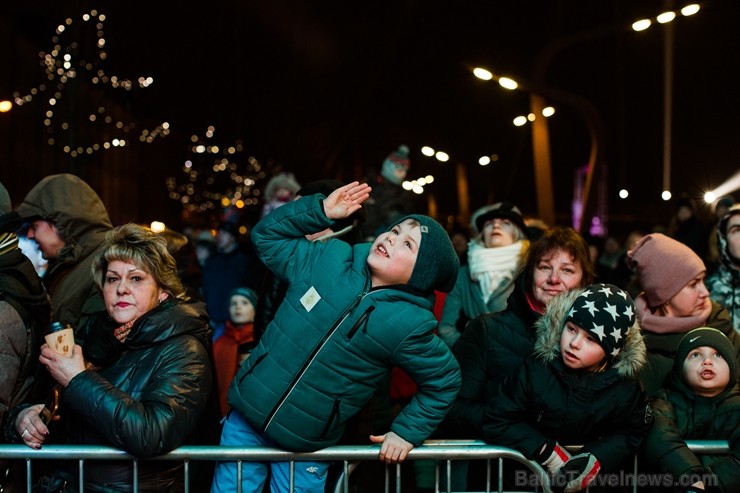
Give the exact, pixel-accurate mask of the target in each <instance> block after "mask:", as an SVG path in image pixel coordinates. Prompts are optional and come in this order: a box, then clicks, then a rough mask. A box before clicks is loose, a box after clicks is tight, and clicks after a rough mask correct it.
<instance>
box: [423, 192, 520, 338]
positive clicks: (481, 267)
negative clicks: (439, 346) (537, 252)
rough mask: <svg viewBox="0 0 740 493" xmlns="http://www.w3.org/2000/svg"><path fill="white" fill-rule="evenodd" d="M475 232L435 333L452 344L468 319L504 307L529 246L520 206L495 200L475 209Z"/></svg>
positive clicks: (446, 299) (473, 222) (472, 220)
mask: <svg viewBox="0 0 740 493" xmlns="http://www.w3.org/2000/svg"><path fill="white" fill-rule="evenodd" d="M471 223H472V224H473V225H474V226H475V229H476V231H478V234H477V235H476V236H474V237H473V238H472V239H471V240H470V242H469V243H468V251H467V257H468V261H467V262H466V265H463V266H462V267H461V268H460V272H459V273H458V276H457V282H456V283H455V287H454V289H453V290H452V291H451V292H450V293H449V294H448V295H447V297H446V298H445V302H444V307H443V309H442V316H441V318H440V321H439V328H438V329H437V333H438V334H439V337H441V338H442V340H443V341H445V343H446V344H447V345H448V346H450V347H453V346H454V345H455V343H456V342H457V340H458V339H459V338H460V334H461V333H462V332H463V330H464V328H465V325H466V324H467V323H468V321H469V320H472V319H473V318H475V317H477V316H479V315H483V314H484V313H497V312H500V311H501V310H503V309H504V308H506V300H507V298H508V297H509V295H510V294H511V292H512V291H513V289H514V280H515V279H516V277H517V275H519V272H520V271H521V269H522V266H523V265H522V264H523V259H524V256H525V254H526V253H527V249H529V239H528V238H527V227H526V226H525V224H524V218H523V217H522V214H521V212H520V211H519V208H517V207H516V206H515V205H514V204H511V203H509V202H498V203H496V204H492V205H487V206H484V207H481V208H480V209H478V210H477V211H476V212H475V213H474V214H473V217H472V218H471Z"/></svg>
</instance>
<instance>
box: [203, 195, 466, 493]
mask: <svg viewBox="0 0 740 493" xmlns="http://www.w3.org/2000/svg"><path fill="white" fill-rule="evenodd" d="M369 193H370V187H369V186H368V185H367V184H359V183H358V182H353V183H350V184H348V185H345V186H343V187H340V188H338V189H337V190H335V191H334V192H332V193H331V194H329V196H328V197H324V196H323V195H320V194H317V195H311V196H307V197H303V198H301V199H299V200H297V201H294V202H291V203H288V204H286V205H284V206H282V207H280V208H278V209H276V210H275V211H274V212H272V213H271V214H270V215H269V216H267V217H265V218H264V219H262V220H261V221H260V222H259V223H258V224H257V225H256V226H255V228H254V230H253V231H252V242H253V243H254V246H255V250H256V251H257V253H258V255H259V257H260V258H261V259H262V261H263V262H264V263H265V265H267V266H268V267H269V268H270V269H271V270H272V271H273V272H274V273H275V275H277V276H279V277H281V278H283V279H285V280H286V281H287V282H288V283H289V287H288V291H287V293H286V296H285V300H284V301H283V303H282V304H281V305H280V308H279V309H278V311H277V313H276V315H275V318H274V320H273V321H272V322H271V323H270V325H268V327H267V330H266V331H265V334H264V335H263V337H262V338H261V339H260V342H259V344H258V345H257V347H256V348H255V349H254V350H253V351H252V354H251V356H250V357H249V359H248V360H247V361H246V362H245V363H244V365H243V366H242V367H241V369H240V370H239V372H238V374H237V375H236V377H235V378H234V381H233V382H232V384H231V388H230V390H229V396H228V398H229V403H230V404H231V406H232V408H233V411H232V412H231V413H229V415H228V416H227V418H226V420H225V423H224V428H223V432H222V435H221V444H222V445H230V446H260V445H263V446H271V447H279V448H283V449H287V450H291V451H296V452H311V451H315V450H319V449H321V448H324V447H328V446H332V445H335V444H336V443H337V442H338V440H339V438H340V437H341V435H342V431H343V429H344V423H345V422H346V421H347V420H348V419H349V418H350V417H352V416H353V415H354V414H356V413H357V412H358V411H359V410H360V409H361V408H362V407H363V405H365V404H366V403H367V402H368V401H369V400H370V398H371V397H372V395H373V393H374V392H375V389H376V387H377V384H378V383H379V382H380V381H381V380H382V379H383V378H384V377H385V375H386V374H387V373H388V372H389V371H390V369H391V368H392V367H393V366H398V367H399V368H401V369H403V370H404V371H406V372H407V373H408V374H409V375H410V376H411V377H412V378H413V379H414V381H415V382H416V383H417V385H418V389H419V390H418V392H417V393H416V395H415V396H414V397H413V398H412V400H411V402H410V403H409V404H408V405H407V406H406V407H405V408H404V409H403V410H402V411H401V412H400V413H399V414H398V416H396V418H395V419H394V421H393V423H392V425H391V429H390V430H389V431H388V432H387V433H385V434H384V435H379V436H371V437H370V441H371V442H373V443H380V444H382V445H381V449H380V460H382V461H385V462H386V463H389V464H391V463H398V462H401V461H403V460H404V459H405V458H406V456H407V454H408V452H409V451H410V450H411V449H412V448H413V447H414V446H417V445H420V444H421V443H422V442H423V441H424V440H425V439H426V438H427V437H428V436H429V435H430V434H431V433H432V431H433V430H434V429H435V428H436V426H437V425H438V424H439V422H440V421H441V420H442V418H443V417H444V415H445V413H446V412H447V410H448V409H449V407H450V405H451V404H452V402H453V401H454V399H455V396H456V394H457V391H458V389H459V387H460V370H459V367H458V365H457V362H456V361H455V359H454V358H453V356H452V353H451V352H450V350H449V349H448V348H447V346H446V345H445V344H444V343H443V342H442V341H441V340H440V339H439V338H438V337H437V336H436V335H435V334H434V329H435V328H436V325H437V324H436V319H435V318H434V314H433V313H432V307H433V298H434V290H440V291H447V292H448V291H449V290H450V289H452V287H453V286H454V283H455V279H456V278H457V272H458V267H459V261H458V258H457V255H456V254H455V251H454V249H453V247H452V243H451V241H450V239H449V236H448V235H447V233H446V232H445V230H444V229H443V228H442V227H441V226H440V225H439V224H438V223H437V222H436V221H434V220H433V219H431V218H429V217H427V216H423V215H412V216H408V217H406V218H404V219H402V220H400V221H399V222H398V223H397V224H395V225H394V226H393V227H392V228H391V229H390V230H389V231H387V232H385V233H383V234H381V235H380V236H378V237H377V238H376V240H375V241H374V242H373V243H372V244H370V243H362V244H358V245H354V246H350V245H349V244H347V243H345V242H343V241H339V240H337V241H328V242H325V243H320V242H310V241H308V240H306V238H305V237H304V236H305V235H306V234H308V233H313V232H316V231H320V230H323V229H325V228H327V227H328V226H330V225H331V224H332V223H333V222H334V221H336V220H340V219H342V218H345V217H347V216H349V215H351V214H352V213H353V212H355V211H356V210H358V209H359V208H360V207H361V204H362V203H363V202H364V201H365V200H366V199H367V198H368V197H369ZM328 466H329V464H328V463H323V462H303V461H302V462H298V463H296V466H295V471H294V484H295V490H296V491H305V492H316V493H319V492H323V491H324V483H325V481H326V473H327V468H328ZM268 468H269V469H270V470H271V479H270V488H271V491H288V489H289V480H290V470H289V465H288V463H285V462H282V463H281V462H277V463H272V464H268V463H244V464H243V471H242V491H244V492H245V493H248V492H261V491H262V488H263V485H264V482H265V480H266V476H267V470H268ZM236 477H237V465H236V463H235V462H222V463H219V464H218V465H217V468H216V473H215V476H214V481H213V485H212V488H211V491H212V492H213V493H221V492H233V491H236V490H237V488H236Z"/></svg>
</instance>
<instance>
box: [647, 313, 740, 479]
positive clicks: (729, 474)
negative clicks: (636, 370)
mask: <svg viewBox="0 0 740 493" xmlns="http://www.w3.org/2000/svg"><path fill="white" fill-rule="evenodd" d="M734 354H735V350H734V347H733V345H732V343H731V342H730V340H729V339H728V338H727V336H725V335H724V334H723V333H722V332H721V331H719V330H717V329H713V328H710V327H701V328H698V329H694V330H692V331H690V332H687V333H686V335H685V336H684V337H683V339H681V343H680V344H679V346H678V349H677V350H676V359H675V360H674V364H673V368H672V370H671V373H670V374H669V375H668V377H667V378H666V383H665V387H664V388H663V389H661V390H659V391H658V393H657V394H656V396H655V398H654V399H653V400H652V401H651V407H652V408H653V412H654V416H655V422H654V424H653V427H652V428H651V429H650V432H649V433H648V435H647V437H646V438H645V443H644V446H643V461H644V462H645V464H646V466H647V467H648V468H649V469H650V470H655V471H660V472H664V473H668V474H669V475H670V476H671V481H670V484H671V486H673V484H674V483H675V484H678V485H679V486H678V487H677V488H676V489H675V491H681V492H689V491H691V492H700V491H721V492H731V491H733V492H734V491H740V386H739V384H737V383H735V382H736V379H735V377H736V374H737V373H736V372H737V368H736V363H735V356H734ZM685 440H727V441H728V442H729V445H730V452H729V453H728V454H717V455H715V454H702V455H697V454H696V453H694V452H692V451H691V450H689V448H688V446H687V445H686V442H685ZM641 462H642V461H641ZM662 491H670V490H665V489H664V490H662Z"/></svg>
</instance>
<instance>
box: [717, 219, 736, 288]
mask: <svg viewBox="0 0 740 493" xmlns="http://www.w3.org/2000/svg"><path fill="white" fill-rule="evenodd" d="M736 214H740V205H736V206H735V207H733V208H732V209H730V210H729V212H728V213H727V214H725V215H724V216H723V217H722V219H721V220H720V222H719V224H718V225H717V248H718V250H719V256H720V262H721V263H722V265H724V266H725V267H726V268H727V270H728V271H729V272H733V271H734V273H735V275H737V274H738V273H740V259H733V258H732V257H730V253H729V252H728V251H727V232H726V228H727V222H728V221H729V220H730V217H732V216H734V215H736Z"/></svg>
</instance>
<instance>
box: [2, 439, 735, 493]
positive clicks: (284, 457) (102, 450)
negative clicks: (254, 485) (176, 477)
mask: <svg viewBox="0 0 740 493" xmlns="http://www.w3.org/2000/svg"><path fill="white" fill-rule="evenodd" d="M686 443H687V445H688V446H689V448H690V449H691V450H693V451H694V452H696V453H699V454H726V453H729V450H730V448H729V444H728V442H727V441H725V440H719V441H710V440H690V441H687V442H686ZM379 451H380V446H379V445H371V446H335V447H328V448H325V449H322V450H319V451H316V452H311V453H293V452H287V451H285V450H280V449H276V448H267V447H225V446H183V447H180V448H177V449H175V450H173V451H172V452H170V453H168V454H165V455H161V456H158V457H153V458H150V459H136V458H135V457H134V456H132V455H129V454H128V453H126V452H124V451H123V450H119V449H115V448H112V447H99V446H89V445H45V446H44V447H43V448H42V449H41V450H34V449H31V448H29V447H27V446H25V445H5V444H0V459H6V460H7V459H14V460H23V461H25V463H26V491H27V492H28V493H31V488H32V484H31V482H32V463H33V461H36V460H77V461H78V462H79V472H80V485H79V490H80V492H84V486H83V483H84V472H85V468H86V467H94V465H92V464H91V463H94V461H96V460H131V461H132V462H133V491H134V492H135V493H136V492H138V477H137V476H138V465H139V463H140V462H141V461H142V460H146V461H163V460H165V461H182V462H183V465H184V467H183V473H184V484H185V490H184V491H185V493H191V490H190V482H191V477H190V463H191V462H192V461H221V460H226V461H235V462H237V463H238V464H239V467H238V472H237V474H238V475H240V474H241V464H242V463H243V462H250V461H259V462H271V461H286V462H290V463H291V468H290V472H291V475H290V487H291V491H293V470H294V466H295V463H296V462H301V461H306V460H310V461H332V462H341V463H342V464H343V470H342V473H341V474H340V477H339V479H338V481H337V483H336V486H335V490H334V491H335V493H347V492H349V478H350V474H351V472H352V470H353V469H354V467H356V465H357V464H358V463H360V462H362V461H377V460H378V453H379ZM494 459H495V460H497V461H498V474H497V478H495V481H496V489H495V490H492V489H491V485H492V481H493V480H494V478H492V477H491V475H492V474H491V464H492V460H494ZM506 459H509V460H513V461H515V462H517V463H520V464H522V465H524V466H525V467H526V468H527V469H529V471H531V473H532V474H534V475H535V476H536V478H537V479H538V480H539V485H538V486H537V487H536V488H535V490H534V491H541V492H545V493H548V492H550V481H549V477H548V476H547V474H546V473H545V471H544V470H543V469H542V467H541V466H540V465H539V464H537V463H535V462H532V461H530V460H527V459H526V458H525V457H524V456H523V455H522V454H521V453H519V452H517V451H516V450H513V449H510V448H506V447H499V446H495V445H488V444H486V443H485V442H482V441H469V440H459V441H458V440H429V441H427V442H425V444H424V445H423V446H421V447H417V448H414V449H413V450H412V451H411V452H410V453H409V456H408V458H407V459H406V461H405V462H404V463H403V464H397V465H394V466H391V465H386V466H385V492H386V493H388V492H389V491H391V489H390V486H391V484H392V483H395V491H396V492H397V493H399V492H401V467H404V465H407V464H409V461H415V460H433V461H435V492H437V493H439V492H450V491H451V489H450V480H449V479H447V481H446V483H447V484H445V485H440V464H442V465H443V466H444V467H446V478H450V472H451V464H452V462H453V461H455V460H487V461H488V467H487V478H486V490H485V491H486V493H488V492H492V491H497V492H499V493H502V492H503V491H504V484H503V466H504V462H503V461H504V460H506ZM637 471H638V468H637V457H635V459H634V470H633V471H632V473H633V474H635V475H637ZM239 488H240V490H241V486H240V487H239ZM517 491H518V490H517ZM632 491H633V492H637V491H638V488H637V484H636V483H635V484H634V485H633V488H632ZM192 493H201V492H192ZM236 493H241V491H237V492H236Z"/></svg>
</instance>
